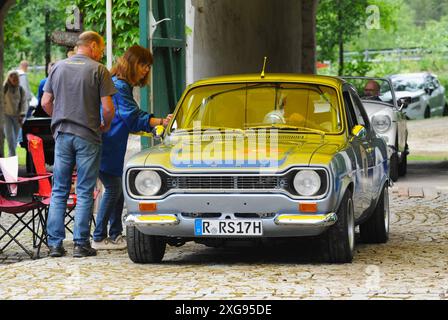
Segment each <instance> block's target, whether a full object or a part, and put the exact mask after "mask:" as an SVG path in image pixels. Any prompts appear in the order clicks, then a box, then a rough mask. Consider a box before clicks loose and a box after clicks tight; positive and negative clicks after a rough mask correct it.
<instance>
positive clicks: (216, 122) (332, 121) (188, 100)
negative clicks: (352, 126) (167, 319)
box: [171, 83, 342, 133]
mask: <svg viewBox="0 0 448 320" xmlns="http://www.w3.org/2000/svg"><path fill="white" fill-rule="evenodd" d="M197 128H200V129H204V130H206V129H234V130H236V131H243V130H249V129H252V130H257V129H263V128H277V129H279V130H285V131H286V130H289V131H301V132H310V133H313V132H324V133H339V132H340V131H341V128H342V124H341V117H340V114H339V103H338V96H337V92H336V90H335V89H333V88H331V87H327V86H323V85H314V84H290V83H235V84H218V85H207V86H201V87H197V88H194V89H192V90H190V91H189V92H188V94H187V96H186V97H185V99H184V100H183V102H182V105H181V106H180V108H179V109H178V111H177V113H176V118H175V120H174V122H173V125H172V127H171V132H173V131H177V132H179V131H190V130H194V129H197Z"/></svg>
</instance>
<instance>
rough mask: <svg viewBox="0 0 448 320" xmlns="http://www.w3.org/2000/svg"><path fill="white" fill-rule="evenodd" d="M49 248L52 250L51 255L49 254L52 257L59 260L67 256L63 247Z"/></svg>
mask: <svg viewBox="0 0 448 320" xmlns="http://www.w3.org/2000/svg"><path fill="white" fill-rule="evenodd" d="M48 248H49V249H50V253H49V256H50V257H53V258H59V257H62V256H65V249H64V247H63V246H59V247H52V246H49V247H48Z"/></svg>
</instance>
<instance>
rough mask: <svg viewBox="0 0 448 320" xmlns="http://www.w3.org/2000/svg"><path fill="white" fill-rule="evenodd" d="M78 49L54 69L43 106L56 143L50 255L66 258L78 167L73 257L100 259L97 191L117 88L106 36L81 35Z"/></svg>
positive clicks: (47, 84) (48, 81)
mask: <svg viewBox="0 0 448 320" xmlns="http://www.w3.org/2000/svg"><path fill="white" fill-rule="evenodd" d="M77 46H78V52H77V54H76V55H74V56H72V57H70V58H68V59H65V60H62V61H60V62H58V63H57V64H56V65H55V66H54V67H53V69H52V71H51V73H50V75H49V76H48V80H47V82H46V84H45V86H44V94H43V96H42V107H43V108H44V110H45V111H46V112H47V113H48V114H49V115H51V117H52V120H51V129H52V131H53V135H54V138H55V141H56V145H55V161H54V163H55V165H54V169H53V190H52V194H51V203H50V210H49V212H48V221H47V232H48V245H49V247H50V256H52V257H61V256H63V255H64V254H65V250H64V248H63V246H62V242H63V240H64V239H65V224H64V219H65V211H66V209H67V200H68V197H69V193H70V188H71V181H72V173H73V169H74V167H75V165H76V168H77V185H76V190H77V204H76V215H75V227H74V230H73V242H74V245H75V247H74V250H73V256H74V257H86V256H93V255H96V251H95V250H94V249H92V248H91V246H90V220H91V217H92V206H93V191H94V187H95V184H96V180H97V178H98V172H99V165H100V156H101V133H102V132H106V131H108V130H109V128H110V124H111V122H112V119H113V117H114V112H115V110H114V105H113V102H112V95H114V94H115V93H116V89H115V87H114V84H113V82H112V78H111V76H110V73H109V71H108V70H107V69H106V67H104V66H103V65H102V64H101V63H99V61H100V60H101V58H102V57H103V53H104V47H105V44H104V40H103V38H102V37H101V36H100V35H99V34H97V33H96V32H92V31H87V32H84V33H82V34H81V35H80V36H79V39H78V43H77ZM101 113H102V114H101Z"/></svg>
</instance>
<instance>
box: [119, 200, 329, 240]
mask: <svg viewBox="0 0 448 320" xmlns="http://www.w3.org/2000/svg"><path fill="white" fill-rule="evenodd" d="M331 200H332V199H331V198H329V197H326V198H325V199H320V200H309V201H303V200H292V199H290V198H288V197H287V196H285V195H278V194H263V195H259V194H258V195H254V194H207V195H199V194H176V195H171V196H170V197H168V198H166V199H163V200H158V201H153V202H155V203H156V204H157V210H156V211H155V212H142V211H140V210H139V209H138V208H139V203H140V204H141V203H142V201H140V202H139V201H136V200H130V199H129V198H128V199H127V205H128V214H127V215H126V216H125V217H124V222H125V224H126V225H127V226H136V227H137V228H138V229H139V230H140V231H141V232H143V233H145V234H148V235H157V236H169V237H185V238H196V237H201V238H202V236H196V235H195V234H194V230H195V221H196V219H198V218H202V219H239V220H243V219H245V218H244V217H241V214H258V215H259V216H260V217H259V218H257V219H260V220H261V221H262V224H263V235H262V237H301V236H316V235H320V234H321V233H323V232H324V231H325V230H326V229H327V228H328V227H330V226H331V225H333V224H334V223H336V221H337V216H336V214H335V213H334V211H335V210H333V209H334V208H332V206H333V203H332V201H331ZM144 202H146V203H150V202H151V201H144ZM310 202H312V203H316V204H317V212H315V213H306V212H300V210H299V203H310ZM204 213H218V216H219V217H214V218H205V217H202V216H201V214H204ZM251 220H253V217H251ZM206 237H213V236H210V235H207V236H206ZM217 237H218V236H217ZM219 237H222V236H219ZM229 237H232V236H229Z"/></svg>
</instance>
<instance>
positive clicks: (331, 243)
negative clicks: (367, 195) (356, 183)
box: [321, 190, 355, 263]
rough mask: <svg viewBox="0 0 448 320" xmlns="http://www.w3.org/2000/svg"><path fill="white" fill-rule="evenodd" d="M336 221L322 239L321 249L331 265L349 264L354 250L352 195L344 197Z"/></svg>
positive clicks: (347, 193) (348, 193) (346, 194)
mask: <svg viewBox="0 0 448 320" xmlns="http://www.w3.org/2000/svg"><path fill="white" fill-rule="evenodd" d="M337 216H338V221H337V222H336V224H334V225H333V226H331V227H330V228H329V229H328V230H327V231H326V233H325V234H324V235H323V237H322V239H321V240H322V245H323V246H322V249H323V253H324V255H325V256H326V258H327V260H328V261H329V262H331V263H350V262H352V260H353V255H354V250H355V214H354V206H353V199H352V193H351V191H350V190H347V192H346V193H345V195H344V198H343V199H342V203H341V205H340V207H339V209H338V212H337Z"/></svg>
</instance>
